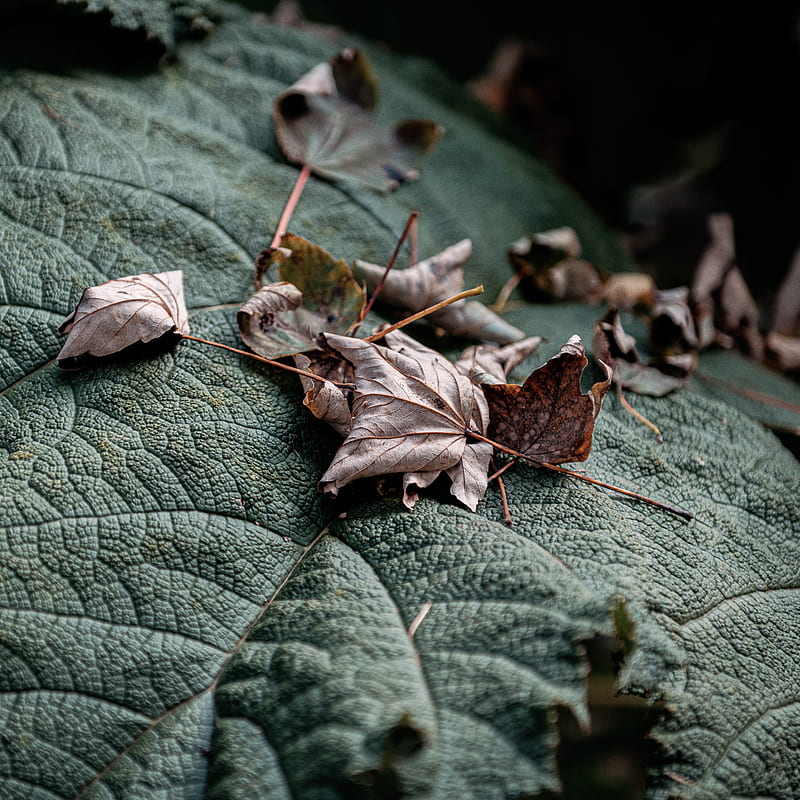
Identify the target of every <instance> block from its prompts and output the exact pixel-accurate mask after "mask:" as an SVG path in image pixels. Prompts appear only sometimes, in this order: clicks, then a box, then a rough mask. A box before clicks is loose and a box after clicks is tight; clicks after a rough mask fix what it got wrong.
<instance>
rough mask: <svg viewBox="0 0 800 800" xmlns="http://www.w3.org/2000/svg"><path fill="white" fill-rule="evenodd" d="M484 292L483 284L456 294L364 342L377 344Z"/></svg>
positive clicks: (373, 335)
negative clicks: (414, 323) (389, 335)
mask: <svg viewBox="0 0 800 800" xmlns="http://www.w3.org/2000/svg"><path fill="white" fill-rule="evenodd" d="M482 292H483V284H480V285H479V286H476V287H475V288H474V289H466V290H465V291H463V292H459V293H458V294H454V295H453V296H452V297H448V298H447V299H446V300H442V301H440V302H438V303H435V304H434V305H432V306H428V307H427V308H423V309H422V311H417V312H416V314H412V315H411V316H410V317H406V318H405V319H401V320H400V321H399V322H395V323H394V325H389V327H388V328H384V329H383V330H382V331H378V332H377V333H373V334H372V336H367V337H365V338H364V339H362V341H364V342H377V341H378V339H383V337H384V336H386V334H387V333H392V332H393V331H396V330H398V329H400V328H404V327H405V326H406V325H410V324H411V323H412V322H416V321H417V320H418V319H422V318H423V317H427V316H428V314H433V313H434V312H435V311H439V310H440V309H442V308H444V307H445V306H449V305H451V304H452V303H457V302H458V301H459V300H463V299H464V298H465V297H474V296H475V295H476V294H481V293H482Z"/></svg>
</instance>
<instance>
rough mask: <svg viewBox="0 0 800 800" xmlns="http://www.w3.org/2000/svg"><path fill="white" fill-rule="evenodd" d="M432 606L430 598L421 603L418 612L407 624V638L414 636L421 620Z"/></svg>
mask: <svg viewBox="0 0 800 800" xmlns="http://www.w3.org/2000/svg"><path fill="white" fill-rule="evenodd" d="M432 607H433V603H431V601H430V600H428V601H427V602H426V603H423V605H422V608H421V609H420V610H419V613H418V614H417V616H416V617H414V619H413V620H412V621H411V624H410V625H409V626H408V638H409V639H413V638H414V634H415V633H416V632H417V628H419V626H420V624H421V623H422V620H424V619H425V617H427V616H428V612H429V611H430V610H431V608H432Z"/></svg>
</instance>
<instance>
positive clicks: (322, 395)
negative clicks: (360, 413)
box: [294, 353, 353, 436]
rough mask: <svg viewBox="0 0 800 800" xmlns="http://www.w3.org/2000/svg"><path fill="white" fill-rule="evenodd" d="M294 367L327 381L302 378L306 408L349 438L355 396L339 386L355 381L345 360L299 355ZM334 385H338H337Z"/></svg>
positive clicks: (295, 358)
mask: <svg viewBox="0 0 800 800" xmlns="http://www.w3.org/2000/svg"><path fill="white" fill-rule="evenodd" d="M294 363H295V364H296V365H297V366H298V367H299V368H300V369H304V370H306V371H307V372H311V373H313V374H314V375H319V376H320V377H321V378H324V379H325V380H324V381H315V380H313V379H312V378H308V377H306V376H305V375H301V376H300V382H301V383H302V384H303V389H304V390H305V395H304V397H303V405H304V406H306V408H308V410H309V411H310V412H311V413H312V414H313V415H314V416H315V417H316V418H317V419H321V420H323V421H324V422H327V423H328V424H329V425H330V426H331V427H332V428H333V429H334V430H335V431H336V432H337V433H339V434H341V435H342V436H347V435H348V434H349V433H350V429H351V427H352V420H351V414H350V404H351V403H352V397H353V393H352V391H351V390H349V389H343V388H341V386H339V385H338V384H340V383H351V382H352V381H353V368H352V366H351V365H350V364H349V363H348V362H347V361H345V360H344V359H342V358H336V357H332V356H318V355H317V356H314V357H311V358H309V357H308V356H306V355H304V354H302V353H298V354H297V355H296V356H295V357H294ZM334 381H335V382H334Z"/></svg>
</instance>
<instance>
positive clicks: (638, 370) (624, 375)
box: [592, 308, 696, 397]
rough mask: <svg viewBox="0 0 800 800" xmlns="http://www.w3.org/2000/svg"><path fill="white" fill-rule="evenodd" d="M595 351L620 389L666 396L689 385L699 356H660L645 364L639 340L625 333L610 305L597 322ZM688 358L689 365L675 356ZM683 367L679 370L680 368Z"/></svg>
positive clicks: (617, 313) (594, 334)
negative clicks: (638, 346) (609, 368)
mask: <svg viewBox="0 0 800 800" xmlns="http://www.w3.org/2000/svg"><path fill="white" fill-rule="evenodd" d="M592 352H593V354H594V357H595V359H596V360H597V361H602V362H603V363H605V364H608V366H610V367H611V369H612V370H613V372H614V378H613V380H614V383H615V384H617V386H618V387H619V388H620V389H629V390H630V391H632V392H636V393H637V394H646V395H650V396H651V397H663V396H664V395H666V394H668V393H669V392H671V391H673V390H675V389H678V388H680V387H681V386H684V385H685V384H686V381H687V380H688V377H689V373H690V372H691V371H692V369H693V368H694V365H695V363H696V359H695V356H694V354H693V353H686V354H680V355H677V356H661V357H659V358H656V359H652V360H651V361H650V362H649V363H643V362H642V361H641V359H640V357H639V353H638V351H637V350H636V340H635V339H634V338H633V336H631V335H630V334H628V333H626V332H625V329H624V328H623V326H622V321H621V320H620V316H619V312H618V311H617V310H616V309H615V308H610V309H609V310H608V311H607V312H606V314H605V316H604V317H603V318H602V319H601V320H599V321H598V322H597V323H596V324H595V328H594V332H593V335H592ZM686 357H688V365H687V364H685V363H682V362H680V361H678V362H676V361H675V359H676V358H677V359H681V358H684V361H685V358H686ZM679 366H681V367H683V368H682V369H679V368H678V367H679Z"/></svg>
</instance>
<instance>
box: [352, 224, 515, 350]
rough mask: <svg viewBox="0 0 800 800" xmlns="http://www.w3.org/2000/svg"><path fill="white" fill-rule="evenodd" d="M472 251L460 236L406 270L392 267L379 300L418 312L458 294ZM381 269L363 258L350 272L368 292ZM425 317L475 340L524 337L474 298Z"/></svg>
mask: <svg viewBox="0 0 800 800" xmlns="http://www.w3.org/2000/svg"><path fill="white" fill-rule="evenodd" d="M471 254H472V242H471V241H470V240H469V239H462V240H461V241H460V242H457V243H456V244H454V245H451V246H450V247H448V248H446V249H445V250H443V251H442V252H441V253H439V254H438V255H435V256H432V257H431V258H427V259H425V260H424V261H420V262H418V263H417V264H415V265H413V266H411V267H408V268H407V269H393V270H392V271H391V272H390V273H389V274H388V276H387V277H386V282H385V283H384V284H383V287H382V289H381V293H380V295H379V300H380V302H381V303H383V304H385V305H389V306H394V307H395V308H402V309H406V310H408V311H421V310H422V309H423V308H427V307H428V306H431V305H434V304H435V303H438V302H440V301H441V300H445V299H447V298H448V297H452V296H453V295H455V294H458V293H459V292H460V291H461V290H462V289H463V288H464V263H465V262H466V261H467V259H468V258H469V257H470V255H471ZM384 271H385V268H384V267H382V266H379V265H377V264H370V263H368V262H366V261H359V260H356V262H355V263H354V264H353V274H354V275H355V277H356V278H358V279H359V280H363V281H364V282H365V283H366V285H367V289H368V290H369V291H373V290H374V289H375V287H376V286H377V285H378V282H379V281H380V280H381V278H382V276H383V274H384ZM427 319H428V320H429V322H430V323H431V325H434V326H436V327H438V328H441V329H442V330H444V331H445V332H446V333H449V334H451V335H453V336H464V337H468V338H471V339H476V340H478V341H484V342H496V343H497V344H509V343H511V342H515V341H518V340H519V339H522V338H523V337H524V336H525V334H524V333H523V332H522V331H521V330H519V329H518V328H515V327H514V326H513V325H509V324H508V323H507V322H505V320H503V319H502V317H499V316H498V315H497V314H495V313H494V312H493V311H492V310H491V309H490V308H488V307H487V306H485V305H483V303H480V302H478V301H476V300H459V301H458V302H457V303H453V304H452V305H449V306H447V307H446V308H443V309H441V310H440V311H436V312H434V313H433V314H429V315H428V317H427Z"/></svg>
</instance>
